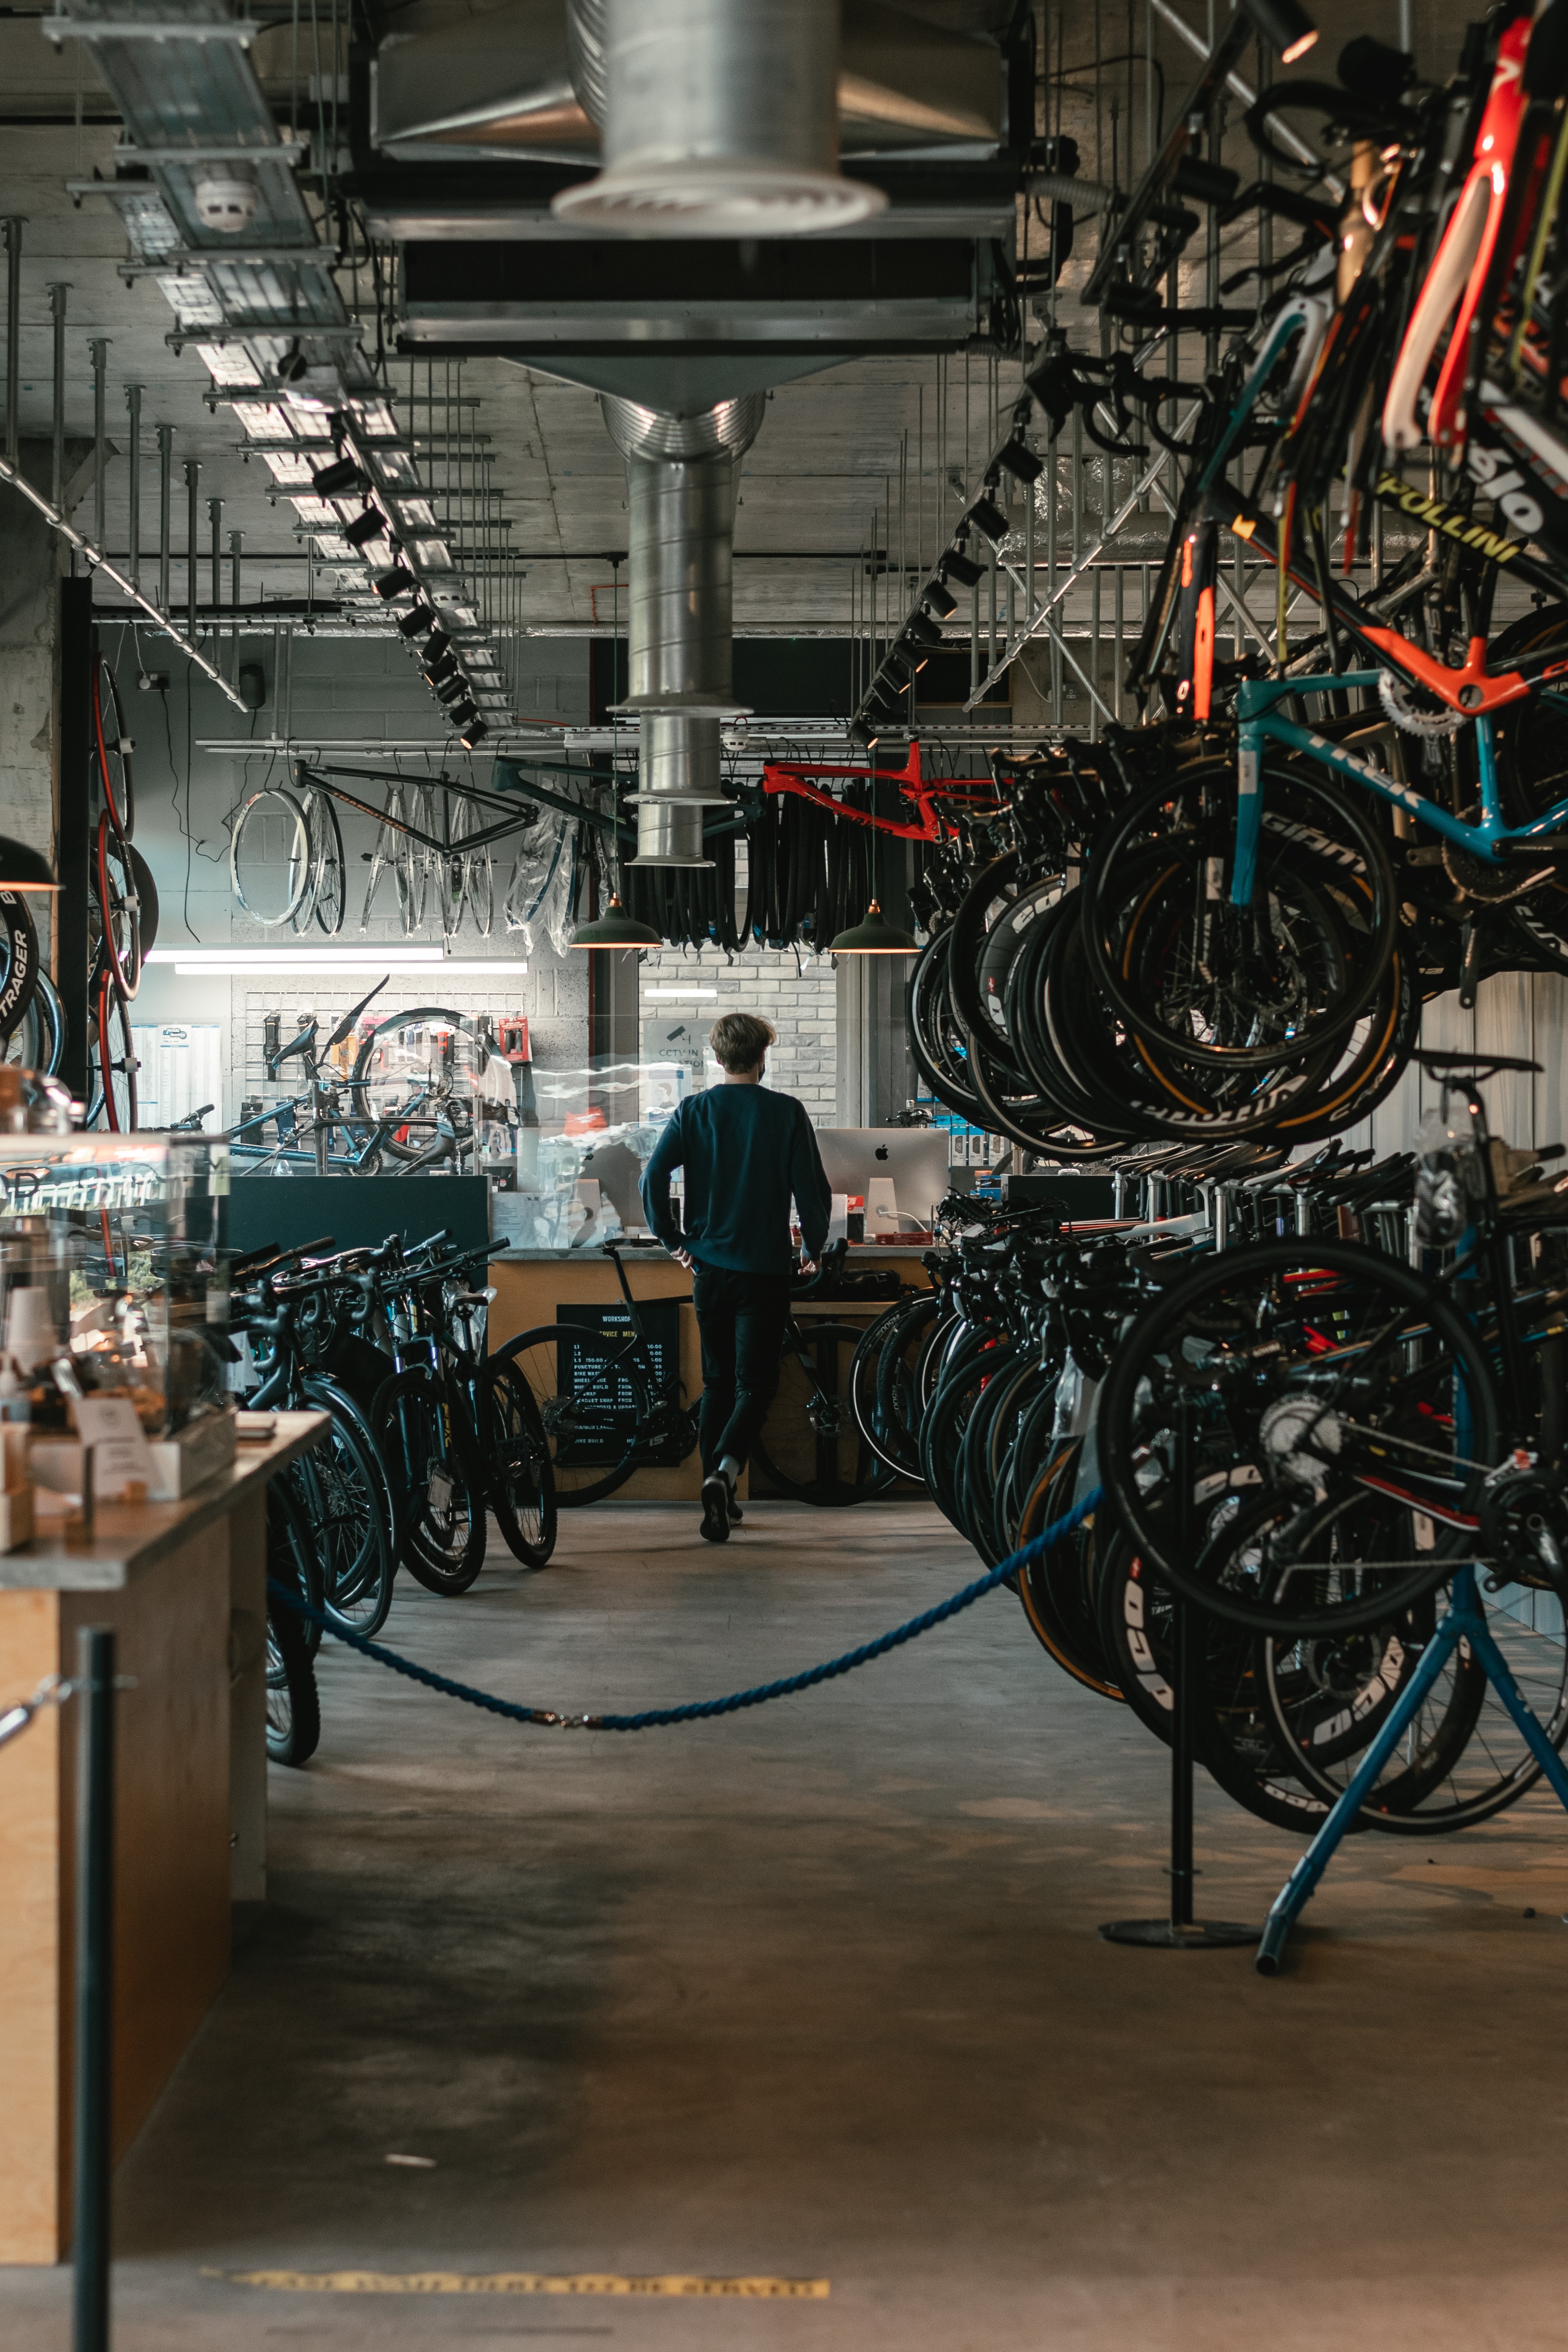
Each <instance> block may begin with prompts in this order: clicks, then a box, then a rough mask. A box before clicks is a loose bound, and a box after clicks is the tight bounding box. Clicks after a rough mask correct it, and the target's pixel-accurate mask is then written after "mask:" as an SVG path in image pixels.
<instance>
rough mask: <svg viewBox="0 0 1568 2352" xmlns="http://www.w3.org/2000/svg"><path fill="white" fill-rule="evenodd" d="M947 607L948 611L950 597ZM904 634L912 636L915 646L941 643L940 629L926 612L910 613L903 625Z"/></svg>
mask: <svg viewBox="0 0 1568 2352" xmlns="http://www.w3.org/2000/svg"><path fill="white" fill-rule="evenodd" d="M947 609H948V611H949V612H950V613H951V612H952V598H951V597H950V598H949V599H948V606H947ZM904 635H906V636H907V637H913V639H914V641H915V643H916V645H917V646H940V645H941V643H942V631H941V630H940V629H939V628H938V627H937V625H936V623H935V622H934V621H933V620H932V619H931V616H930V614H927V613H911V614H910V617H909V620H908V621H907V622H906V624H905V625H904Z"/></svg>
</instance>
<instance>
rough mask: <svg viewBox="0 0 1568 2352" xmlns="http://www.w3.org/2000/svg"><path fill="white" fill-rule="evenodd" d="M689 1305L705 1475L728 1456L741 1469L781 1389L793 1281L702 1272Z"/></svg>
mask: <svg viewBox="0 0 1568 2352" xmlns="http://www.w3.org/2000/svg"><path fill="white" fill-rule="evenodd" d="M691 1300H692V1305H693V1306H694V1307H696V1309H697V1328H698V1330H699V1332H700V1334H701V1339H702V1411H701V1413H700V1417H699V1428H700V1433H701V1441H702V1469H703V1475H707V1474H708V1472H709V1471H710V1470H712V1469H714V1468H715V1467H716V1466H717V1465H718V1464H719V1463H720V1462H721V1461H722V1460H723V1458H724V1456H725V1454H732V1455H733V1456H734V1458H735V1460H736V1461H737V1462H740V1463H743V1462H744V1461H745V1459H746V1456H747V1454H749V1453H750V1452H751V1450H752V1440H753V1439H754V1438H755V1436H756V1434H757V1432H758V1430H759V1429H761V1427H762V1425H763V1422H764V1421H765V1420H766V1418H767V1411H768V1407H769V1405H770V1404H772V1402H773V1392H774V1391H775V1390H776V1389H777V1387H778V1384H779V1361H780V1359H781V1357H782V1356H783V1354H784V1324H785V1322H786V1321H787V1319H788V1317H789V1300H790V1278H789V1276H788V1275H787V1274H736V1273H733V1272H731V1269H730V1268H729V1267H727V1266H721V1265H700V1266H698V1267H697V1269H696V1273H695V1276H694V1278H693V1281H692V1285H691Z"/></svg>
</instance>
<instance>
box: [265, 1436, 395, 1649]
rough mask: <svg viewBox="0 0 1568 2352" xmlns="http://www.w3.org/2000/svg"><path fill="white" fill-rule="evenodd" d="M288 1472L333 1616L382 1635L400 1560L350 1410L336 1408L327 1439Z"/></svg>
mask: <svg viewBox="0 0 1568 2352" xmlns="http://www.w3.org/2000/svg"><path fill="white" fill-rule="evenodd" d="M283 1475H284V1476H285V1477H287V1478H288V1479H289V1482H290V1484H291V1486H293V1488H294V1494H295V1498H296V1500H297V1501H298V1503H299V1505H300V1509H301V1510H302V1511H303V1512H304V1514H305V1517H306V1519H307V1521H308V1523H309V1525H310V1529H311V1531H312V1534H313V1535H314V1537H315V1540H316V1549H317V1553H318V1556H319V1558H320V1559H321V1608H322V1610H323V1612H325V1615H326V1618H327V1621H328V1622H329V1623H330V1624H331V1625H333V1626H335V1627H336V1628H337V1629H338V1630H339V1631H340V1632H342V1633H362V1634H366V1635H369V1634H374V1633H379V1632H380V1630H381V1628H382V1626H383V1625H384V1623H385V1622H386V1613H387V1611H388V1610H389V1609H390V1608H391V1606H392V1580H393V1578H394V1576H395V1573H396V1569H397V1559H396V1554H395V1551H394V1549H393V1541H392V1528H391V1527H390V1525H389V1524H388V1520H387V1516H386V1506H385V1501H384V1488H383V1485H382V1474H381V1472H380V1471H379V1470H378V1468H377V1466H376V1463H375V1460H374V1450H373V1449H372V1448H371V1447H370V1446H369V1445H367V1444H366V1443H365V1441H364V1439H363V1437H362V1436H361V1435H360V1433H359V1431H358V1429H357V1428H356V1427H355V1426H354V1424H353V1422H352V1421H351V1420H349V1419H348V1418H347V1416H346V1415H341V1414H339V1413H336V1412H334V1413H333V1416H332V1426H331V1434H330V1435H329V1436H328V1438H327V1439H326V1441H325V1443H324V1444H321V1445H318V1446H315V1447H313V1448H312V1450H311V1451H310V1453H309V1454H301V1455H300V1458H299V1460H298V1461H297V1462H295V1463H292V1464H291V1465H289V1469H288V1470H287V1471H285V1472H284V1473H283Z"/></svg>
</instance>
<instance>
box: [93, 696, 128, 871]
mask: <svg viewBox="0 0 1568 2352" xmlns="http://www.w3.org/2000/svg"><path fill="white" fill-rule="evenodd" d="M91 748H92V755H93V757H94V759H95V760H96V761H97V763H98V776H99V788H100V791H101V793H102V794H103V804H104V807H105V809H106V810H107V812H108V814H109V818H110V823H111V824H112V825H113V827H114V830H115V832H116V833H117V834H118V835H120V837H121V841H125V842H129V840H130V839H131V836H132V833H134V831H135V830H136V793H135V790H134V787H133V786H132V781H131V754H132V751H134V749H135V745H134V744H133V743H132V740H131V739H130V737H129V736H128V735H127V734H126V732H125V727H124V721H123V720H122V719H121V715H120V695H119V690H118V688H116V686H115V683H114V672H113V671H112V669H110V666H109V664H108V662H107V661H105V660H104V658H103V656H102V655H101V654H100V656H99V657H98V660H97V661H96V662H95V663H94V665H93V672H92V747H91Z"/></svg>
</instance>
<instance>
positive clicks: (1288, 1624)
mask: <svg viewBox="0 0 1568 2352" xmlns="http://www.w3.org/2000/svg"><path fill="white" fill-rule="evenodd" d="M1184 1431H1185V1443H1186V1444H1187V1445H1188V1446H1189V1447H1190V1453H1191V1473H1190V1475H1191V1482H1192V1483H1191V1490H1190V1492H1188V1493H1186V1494H1184V1493H1183V1492H1182V1483H1183V1477H1184V1475H1185V1474H1184V1473H1182V1472H1181V1471H1180V1470H1179V1467H1178V1464H1179V1458H1180V1454H1181V1451H1182V1446H1183V1443H1184ZM1500 1443H1501V1440H1500V1416H1499V1405H1498V1397H1497V1391H1496V1388H1495V1385H1494V1382H1493V1380H1492V1375H1491V1371H1490V1368H1489V1363H1488V1360H1487V1358H1486V1355H1485V1354H1484V1352H1483V1350H1482V1349H1481V1348H1480V1346H1479V1343H1478V1341H1477V1339H1476V1337H1475V1334H1474V1332H1473V1331H1472V1330H1471V1328H1470V1326H1469V1325H1468V1322H1467V1321H1466V1320H1465V1318H1463V1317H1462V1316H1460V1315H1458V1313H1456V1311H1455V1310H1454V1308H1453V1307H1451V1306H1449V1305H1448V1303H1447V1300H1446V1299H1445V1298H1444V1297H1442V1296H1441V1294H1440V1293H1439V1292H1438V1291H1437V1290H1436V1287H1435V1286H1434V1285H1432V1284H1431V1283H1429V1282H1426V1280H1424V1279H1423V1278H1422V1277H1421V1276H1419V1275H1417V1274H1415V1273H1413V1272H1412V1271H1411V1270H1410V1269H1409V1268H1408V1267H1405V1266H1403V1265H1398V1264H1397V1263H1396V1262H1395V1261H1394V1259H1392V1258H1385V1257H1384V1256H1382V1255H1380V1254H1379V1253H1378V1252H1377V1251H1375V1250H1372V1249H1367V1248H1363V1247H1361V1246H1359V1245H1357V1244H1353V1243H1347V1242H1325V1241H1312V1240H1300V1241H1280V1242H1259V1243H1255V1244H1251V1245H1250V1246H1249V1247H1247V1248H1246V1249H1238V1250H1234V1251H1226V1252H1225V1253H1223V1254H1222V1255H1220V1256H1218V1257H1215V1258H1212V1259H1208V1260H1205V1262H1204V1263H1202V1264H1200V1265H1197V1266H1196V1267H1195V1268H1194V1271H1193V1272H1192V1273H1191V1274H1189V1275H1188V1276H1185V1277H1184V1279H1183V1280H1181V1281H1179V1282H1177V1283H1175V1284H1173V1286H1172V1288H1171V1289H1170V1290H1169V1291H1167V1292H1166V1293H1165V1294H1164V1296H1163V1297H1159V1298H1156V1299H1155V1300H1154V1301H1153V1302H1152V1304H1151V1305H1150V1306H1149V1307H1145V1308H1144V1309H1143V1311H1142V1314H1141V1315H1139V1316H1138V1317H1136V1318H1134V1320H1133V1321H1132V1322H1131V1324H1130V1325H1129V1326H1128V1328H1126V1329H1125V1330H1124V1331H1123V1333H1122V1335H1121V1340H1120V1343H1119V1345H1118V1348H1117V1351H1116V1354H1115V1357H1114V1359H1113V1360H1112V1362H1111V1365H1110V1371H1109V1373H1108V1374H1107V1377H1106V1381H1105V1386H1104V1388H1103V1390H1102V1391H1101V1393H1100V1418H1099V1447H1100V1471H1101V1475H1102V1476H1103V1478H1104V1481H1105V1486H1106V1491H1107V1493H1108V1495H1109V1496H1110V1498H1111V1501H1112V1504H1113V1506H1114V1508H1115V1510H1116V1513H1117V1516H1118V1517H1119V1518H1120V1519H1121V1524H1122V1526H1123V1527H1124V1528H1126V1530H1127V1533H1128V1535H1129V1537H1130V1538H1131V1541H1132V1543H1133V1545H1134V1547H1135V1548H1136V1549H1138V1550H1139V1551H1140V1552H1141V1553H1142V1554H1143V1556H1144V1557H1146V1558H1147V1559H1150V1560H1151V1562H1152V1564H1153V1565H1154V1566H1156V1567H1157V1568H1159V1569H1160V1570H1163V1573H1164V1574H1165V1575H1167V1576H1168V1577H1169V1578H1170V1579H1171V1581H1172V1582H1173V1584H1175V1585H1176V1586H1178V1587H1179V1589H1180V1590H1181V1591H1183V1592H1184V1593H1185V1594H1186V1595H1187V1597H1188V1598H1189V1599H1190V1600H1194V1601H1199V1602H1200V1603H1201V1604H1202V1605H1203V1606H1204V1607H1205V1608H1208V1609H1212V1610H1213V1611H1215V1613H1216V1614H1218V1615H1220V1616H1222V1617H1226V1618H1227V1619H1229V1620H1230V1621H1231V1622H1233V1623H1235V1624H1239V1625H1245V1626H1246V1627H1247V1628H1248V1629H1249V1630H1250V1631H1252V1632H1255V1633H1275V1634H1279V1635H1285V1634H1294V1635H1300V1634H1315V1633H1324V1632H1328V1631H1330V1630H1334V1631H1338V1632H1340V1633H1351V1632H1354V1631H1358V1630H1360V1629H1362V1628H1363V1627H1366V1626H1370V1625H1376V1624H1381V1623H1383V1622H1386V1621H1387V1620H1388V1619H1389V1618H1390V1617H1391V1616H1394V1615H1397V1614H1398V1613H1399V1612H1400V1611H1401V1610H1403V1609H1405V1608H1407V1607H1408V1606H1409V1605H1410V1604H1411V1603H1412V1602H1413V1601H1415V1600H1417V1599H1418V1598H1419V1597H1420V1595H1421V1594H1422V1593H1423V1592H1426V1591H1430V1590H1431V1588H1432V1587H1433V1586H1434V1585H1436V1584H1437V1583H1439V1582H1440V1581H1441V1580H1442V1579H1443V1577H1444V1576H1445V1574H1446V1573H1447V1563H1448V1562H1449V1561H1450V1560H1451V1559H1453V1558H1454V1556H1455V1553H1456V1548H1458V1550H1459V1552H1460V1554H1461V1556H1462V1552H1463V1547H1464V1544H1465V1541H1466V1531H1467V1529H1468V1530H1469V1531H1470V1533H1471V1534H1472V1536H1473V1528H1474V1519H1473V1513H1472V1512H1471V1511H1470V1510H1469V1508H1468V1505H1467V1500H1466V1498H1467V1496H1468V1492H1469V1490H1470V1489H1471V1488H1472V1486H1475V1485H1477V1484H1478V1483H1479V1472H1480V1471H1482V1470H1484V1469H1485V1468H1486V1467H1488V1466H1489V1465H1492V1464H1493V1463H1495V1462H1496V1460H1497V1458H1498V1453H1499V1448H1500ZM1363 1489H1364V1490H1368V1491H1381V1492H1384V1493H1385V1494H1386V1495H1387V1496H1388V1497H1389V1505H1388V1507H1389V1510H1390V1512H1391V1513H1392V1514H1394V1515H1396V1516H1397V1517H1398V1520H1399V1531H1398V1534H1397V1536H1396V1537H1395V1538H1393V1539H1391V1541H1390V1542H1389V1543H1388V1544H1385V1545H1384V1546H1382V1547H1380V1549H1379V1550H1378V1552H1377V1553H1376V1554H1375V1555H1374V1556H1373V1557H1370V1558H1365V1559H1356V1558H1353V1557H1348V1556H1342V1555H1341V1554H1339V1553H1338V1552H1336V1554H1335V1556H1334V1558H1333V1559H1332V1560H1331V1561H1330V1560H1326V1559H1325V1558H1324V1556H1323V1554H1322V1551H1321V1547H1318V1548H1314V1546H1315V1527H1314V1520H1313V1517H1312V1513H1311V1511H1310V1509H1309V1505H1310V1504H1311V1502H1312V1496H1313V1494H1314V1492H1315V1493H1316V1494H1317V1496H1318V1498H1319V1501H1320V1503H1321V1500H1322V1498H1323V1497H1324V1496H1329V1497H1332V1496H1338V1495H1341V1494H1345V1493H1351V1492H1359V1491H1362V1490H1363ZM1258 1490H1269V1491H1271V1492H1273V1493H1274V1494H1277V1495H1282V1496H1284V1497H1285V1498H1286V1500H1287V1501H1289V1502H1291V1503H1292V1506H1293V1507H1292V1508H1291V1509H1289V1510H1285V1511H1282V1512H1281V1514H1280V1517H1279V1524H1278V1527H1277V1528H1276V1529H1275V1531H1274V1532H1272V1533H1271V1535H1270V1537H1269V1538H1268V1543H1267V1545H1265V1546H1262V1547H1261V1548H1255V1549H1254V1550H1253V1551H1250V1552H1249V1551H1247V1550H1245V1549H1235V1548H1233V1547H1229V1546H1227V1543H1226V1532H1227V1530H1228V1528H1229V1527H1230V1525H1231V1522H1232V1521H1233V1520H1234V1519H1235V1517H1236V1515H1237V1512H1238V1511H1239V1510H1240V1508H1241V1507H1242V1505H1243V1503H1244V1502H1245V1503H1247V1504H1251V1503H1252V1502H1254V1501H1260V1500H1262V1499H1264V1496H1263V1494H1262V1493H1261V1492H1259V1491H1258ZM1440 1529H1443V1530H1447V1531H1446V1532H1439V1530H1440ZM1298 1545H1299V1547H1300V1549H1293V1547H1296V1546H1298ZM1471 1549H1472V1551H1473V1542H1472V1545H1471Z"/></svg>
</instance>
